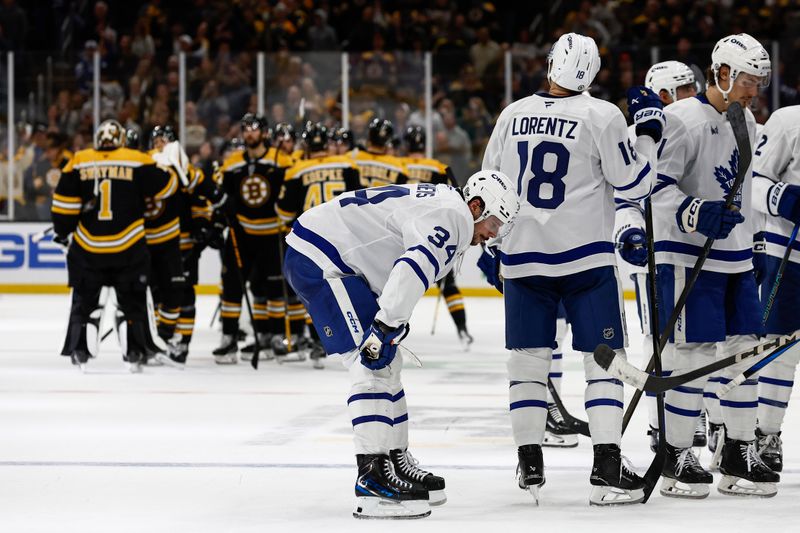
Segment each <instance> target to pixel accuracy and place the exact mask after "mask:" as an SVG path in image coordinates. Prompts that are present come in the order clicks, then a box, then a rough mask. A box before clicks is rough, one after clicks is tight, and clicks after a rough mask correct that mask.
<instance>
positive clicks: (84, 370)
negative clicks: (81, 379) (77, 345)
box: [78, 363, 87, 374]
mask: <svg viewBox="0 0 800 533" xmlns="http://www.w3.org/2000/svg"><path fill="white" fill-rule="evenodd" d="M78 368H79V369H80V371H81V374H86V373H87V365H86V363H80V364H79V365H78Z"/></svg>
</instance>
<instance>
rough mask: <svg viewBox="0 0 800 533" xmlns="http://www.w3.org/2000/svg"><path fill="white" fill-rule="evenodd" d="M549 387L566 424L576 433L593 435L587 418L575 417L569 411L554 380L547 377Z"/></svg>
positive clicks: (587, 435)
mask: <svg viewBox="0 0 800 533" xmlns="http://www.w3.org/2000/svg"><path fill="white" fill-rule="evenodd" d="M547 388H548V389H549V390H550V395H551V396H552V397H553V402H555V404H556V407H558V412H559V413H561V418H563V419H564V424H566V425H567V426H569V428H570V429H571V430H572V431H574V432H575V433H578V434H580V435H583V436H584V437H591V434H590V433H589V424H588V423H587V422H586V421H585V420H581V419H580V418H575V417H574V416H572V415H571V414H570V413H569V411H567V408H566V406H565V405H564V402H562V401H561V396H559V395H558V391H556V386H555V385H553V380H552V379H550V378H547Z"/></svg>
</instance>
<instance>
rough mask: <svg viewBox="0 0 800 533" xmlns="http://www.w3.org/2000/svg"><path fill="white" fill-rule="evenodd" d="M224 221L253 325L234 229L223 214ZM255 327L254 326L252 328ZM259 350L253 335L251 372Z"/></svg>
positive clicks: (255, 337) (255, 363)
mask: <svg viewBox="0 0 800 533" xmlns="http://www.w3.org/2000/svg"><path fill="white" fill-rule="evenodd" d="M224 216H225V220H226V221H227V223H228V228H230V229H229V231H230V233H229V235H230V236H231V247H232V248H233V255H234V259H235V263H236V275H237V276H238V277H239V284H240V285H241V286H242V294H243V295H244V302H245V304H247V312H248V313H250V320H252V321H253V324H255V321H256V319H255V315H253V306H252V305H250V295H249V294H248V293H247V283H245V279H244V273H243V271H244V266H243V263H242V256H241V255H239V245H238V243H237V242H236V228H234V227H233V224H231V220H230V219H229V218H228V214H227V213H224ZM254 327H255V326H254ZM260 351H261V350H260V349H259V346H258V334H256V335H253V358H252V359H251V360H250V366H252V367H253V370H258V359H259V353H260Z"/></svg>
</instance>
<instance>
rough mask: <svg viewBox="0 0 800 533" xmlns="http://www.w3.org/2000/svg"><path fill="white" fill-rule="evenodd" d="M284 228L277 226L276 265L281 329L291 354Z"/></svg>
mask: <svg viewBox="0 0 800 533" xmlns="http://www.w3.org/2000/svg"><path fill="white" fill-rule="evenodd" d="M284 234H285V233H284V226H283V224H281V225H279V226H278V255H279V256H280V257H279V259H278V264H279V265H280V269H281V290H283V302H284V303H283V305H285V306H286V307H285V309H284V313H283V327H284V330H285V333H286V350H287V351H289V352H291V351H292V323H291V320H290V318H289V288H288V287H287V286H286V275H285V274H284V273H283V253H284V246H283V236H284Z"/></svg>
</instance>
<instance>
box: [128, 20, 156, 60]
mask: <svg viewBox="0 0 800 533" xmlns="http://www.w3.org/2000/svg"><path fill="white" fill-rule="evenodd" d="M131 51H132V52H133V55H135V56H136V57H138V58H140V59H141V58H143V57H153V56H154V55H155V53H156V43H155V41H154V40H153V36H152V35H150V21H149V20H148V19H147V18H145V17H141V18H140V19H139V20H137V21H136V27H135V28H134V30H133V42H132V43H131Z"/></svg>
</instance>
